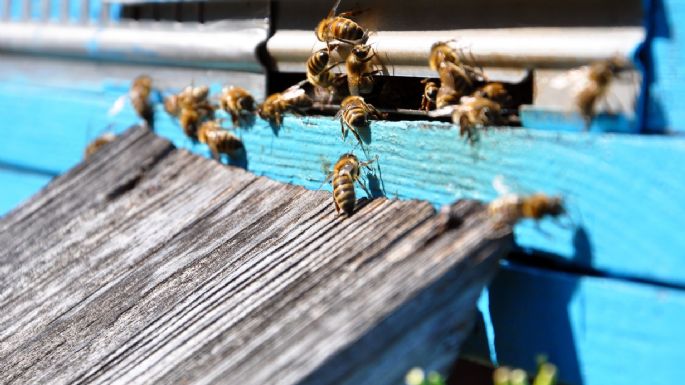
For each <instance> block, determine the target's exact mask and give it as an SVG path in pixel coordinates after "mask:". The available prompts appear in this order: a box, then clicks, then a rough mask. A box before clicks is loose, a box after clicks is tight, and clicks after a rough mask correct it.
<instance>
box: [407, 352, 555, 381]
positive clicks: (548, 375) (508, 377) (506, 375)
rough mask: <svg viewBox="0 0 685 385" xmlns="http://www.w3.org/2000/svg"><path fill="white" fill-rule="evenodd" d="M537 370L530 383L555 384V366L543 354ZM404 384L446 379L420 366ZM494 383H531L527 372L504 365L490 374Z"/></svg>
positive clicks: (414, 369)
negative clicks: (425, 371)
mask: <svg viewBox="0 0 685 385" xmlns="http://www.w3.org/2000/svg"><path fill="white" fill-rule="evenodd" d="M537 361H538V372H537V374H536V375H535V378H533V383H532V385H556V383H557V367H556V366H554V365H553V364H550V363H549V362H547V359H546V358H545V357H543V356H541V357H538V360H537ZM404 382H405V383H406V385H445V384H446V381H445V379H444V378H443V377H442V375H440V374H439V373H436V372H429V373H428V375H427V376H426V374H425V373H424V371H423V369H421V368H413V369H411V370H410V371H409V372H407V375H406V376H405V378H404ZM492 382H493V384H494V385H531V383H530V382H529V381H528V374H527V373H526V372H525V371H524V370H522V369H510V368H508V367H506V366H502V367H499V368H497V369H495V371H494V372H493V374H492Z"/></svg>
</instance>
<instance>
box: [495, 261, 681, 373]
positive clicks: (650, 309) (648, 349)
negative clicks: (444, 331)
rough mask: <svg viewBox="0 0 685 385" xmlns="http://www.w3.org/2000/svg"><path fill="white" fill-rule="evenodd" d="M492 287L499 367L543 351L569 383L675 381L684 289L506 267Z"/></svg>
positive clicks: (524, 363) (530, 362) (523, 363)
mask: <svg viewBox="0 0 685 385" xmlns="http://www.w3.org/2000/svg"><path fill="white" fill-rule="evenodd" d="M489 292H490V316H491V318H492V321H493V326H494V330H495V346H496V351H497V357H498V360H499V363H500V364H504V365H513V366H518V367H523V368H527V369H529V370H533V369H534V365H535V355H536V354H543V353H544V354H547V355H548V357H549V359H550V361H551V362H554V363H555V364H556V365H558V366H559V371H560V376H561V378H562V379H563V380H565V381H566V382H567V383H571V384H584V385H607V384H611V385H635V384H650V385H670V384H675V383H679V382H680V378H681V377H682V361H683V360H684V359H685V349H683V346H685V329H684V328H683V322H685V291H683V290H678V289H670V288H664V287H658V286H653V285H649V284H639V283H634V282H625V281H621V280H617V279H611V278H602V277H588V276H578V275H572V274H564V273H559V272H552V271H549V270H539V269H535V268H529V267H524V266H520V265H515V264H509V265H508V266H504V267H503V268H502V269H501V270H500V272H499V274H498V275H497V277H496V278H495V280H494V282H493V284H492V285H491V286H490V289H489Z"/></svg>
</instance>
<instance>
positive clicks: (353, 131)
mask: <svg viewBox="0 0 685 385" xmlns="http://www.w3.org/2000/svg"><path fill="white" fill-rule="evenodd" d="M350 131H352V133H353V134H354V137H355V138H357V141H358V142H359V144H360V145H361V146H362V147H364V143H363V142H362V138H361V136H359V133H358V132H357V129H356V128H354V127H351V126H350Z"/></svg>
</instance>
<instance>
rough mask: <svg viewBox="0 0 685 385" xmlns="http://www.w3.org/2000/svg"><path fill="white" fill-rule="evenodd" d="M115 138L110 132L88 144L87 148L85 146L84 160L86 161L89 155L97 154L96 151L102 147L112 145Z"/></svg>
mask: <svg viewBox="0 0 685 385" xmlns="http://www.w3.org/2000/svg"><path fill="white" fill-rule="evenodd" d="M116 138H117V137H116V135H114V134H113V133H111V132H106V133H104V134H102V135H101V136H98V137H97V138H95V139H94V140H93V141H92V142H90V143H88V146H86V151H85V153H84V159H88V158H89V157H90V156H91V155H93V154H95V153H96V152H98V150H99V149H101V148H102V147H103V146H104V145H106V144H108V143H112V142H113V141H114V140H115V139H116Z"/></svg>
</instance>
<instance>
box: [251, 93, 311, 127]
mask: <svg viewBox="0 0 685 385" xmlns="http://www.w3.org/2000/svg"><path fill="white" fill-rule="evenodd" d="M311 106H312V99H311V98H310V97H309V96H308V95H307V93H306V92H305V90H304V89H303V88H301V87H300V84H296V85H294V86H292V87H290V88H288V89H287V90H285V91H283V92H277V93H275V94H271V95H269V97H267V98H266V100H265V101H264V102H263V103H262V104H261V105H260V106H259V108H258V109H257V112H258V113H259V117H261V118H262V119H265V120H269V121H271V122H274V123H275V124H276V125H278V126H280V125H281V122H282V121H283V114H284V113H285V112H286V111H300V110H302V109H305V108H309V107H311Z"/></svg>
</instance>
